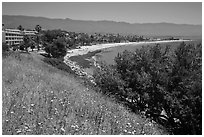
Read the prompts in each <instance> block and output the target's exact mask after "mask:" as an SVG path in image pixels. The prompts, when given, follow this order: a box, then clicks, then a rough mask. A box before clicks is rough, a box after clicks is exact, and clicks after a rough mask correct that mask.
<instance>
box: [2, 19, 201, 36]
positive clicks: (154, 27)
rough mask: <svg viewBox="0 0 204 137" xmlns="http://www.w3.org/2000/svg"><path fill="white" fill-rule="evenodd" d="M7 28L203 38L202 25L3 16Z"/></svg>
mask: <svg viewBox="0 0 204 137" xmlns="http://www.w3.org/2000/svg"><path fill="white" fill-rule="evenodd" d="M2 22H3V23H4V25H5V27H6V28H17V27H18V26H19V25H22V26H23V28H25V29H34V28H35V26H36V25H40V26H42V28H43V29H50V30H51V29H62V30H66V31H72V32H84V33H95V32H96V33H119V34H136V35H144V36H202V25H190V24H173V23H133V24H131V23H127V22H115V21H106V20H103V21H88V20H87V21H84V20H72V19H69V18H66V19H51V18H45V17H34V16H22V15H2Z"/></svg>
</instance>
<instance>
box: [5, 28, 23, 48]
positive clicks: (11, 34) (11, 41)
mask: <svg viewBox="0 0 204 137" xmlns="http://www.w3.org/2000/svg"><path fill="white" fill-rule="evenodd" d="M2 42H5V43H6V44H8V45H18V44H20V43H22V42H23V34H22V32H21V31H20V30H18V29H5V30H2Z"/></svg>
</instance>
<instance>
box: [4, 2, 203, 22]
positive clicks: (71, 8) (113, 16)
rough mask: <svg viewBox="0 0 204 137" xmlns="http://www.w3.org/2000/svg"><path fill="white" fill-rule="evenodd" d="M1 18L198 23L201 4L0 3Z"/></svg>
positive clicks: (200, 15)
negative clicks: (34, 17)
mask: <svg viewBox="0 0 204 137" xmlns="http://www.w3.org/2000/svg"><path fill="white" fill-rule="evenodd" d="M2 14H3V15H27V16H40V17H48V18H62V19H64V18H70V19H77V20H110V21H117V22H128V23H160V22H167V23H176V24H195V25H197V24H199V25H200V24H202V3H201V2H195V3H193V2H173V3H170V2H164V3H162V2H153V3H151V2H144V3H143V2H132V3H131V2H112V3H110V2H102V3H100V2H95V3H94V2H92V3H90V2H77V3H73V2H72V3H71V2H32V3H31V2H16V3H15V2H3V3H2Z"/></svg>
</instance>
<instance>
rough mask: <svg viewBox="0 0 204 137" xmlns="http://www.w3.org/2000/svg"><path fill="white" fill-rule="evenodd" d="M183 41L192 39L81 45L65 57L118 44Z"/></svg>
mask: <svg viewBox="0 0 204 137" xmlns="http://www.w3.org/2000/svg"><path fill="white" fill-rule="evenodd" d="M182 41H191V40H164V41H142V42H128V43H108V44H97V45H92V46H81V47H80V48H79V49H72V50H69V51H67V55H66V56H65V58H69V57H71V56H78V55H84V54H87V53H88V52H92V51H96V50H101V49H106V48H111V47H117V46H123V45H125V46H128V45H133V44H134V45H135V46H136V45H138V44H152V43H155V44H156V43H170V42H182Z"/></svg>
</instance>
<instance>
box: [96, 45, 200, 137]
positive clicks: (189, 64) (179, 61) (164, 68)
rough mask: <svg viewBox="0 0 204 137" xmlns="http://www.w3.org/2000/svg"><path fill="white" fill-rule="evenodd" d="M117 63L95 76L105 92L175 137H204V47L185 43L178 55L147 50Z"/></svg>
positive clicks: (119, 58) (126, 54) (156, 48)
mask: <svg viewBox="0 0 204 137" xmlns="http://www.w3.org/2000/svg"><path fill="white" fill-rule="evenodd" d="M115 62H116V64H115V65H113V66H110V67H111V69H108V67H107V66H105V67H103V66H102V67H101V68H99V69H98V70H97V71H96V73H95V74H94V77H95V82H96V83H97V85H98V86H99V87H101V88H102V90H104V91H105V92H106V93H109V94H114V95H117V96H119V97H120V98H126V99H127V101H126V102H127V103H126V104H128V106H129V107H130V108H131V109H132V110H138V111H144V112H146V115H147V116H150V117H152V118H153V119H154V120H155V121H157V122H159V123H160V124H163V125H164V126H165V127H166V128H167V129H168V130H169V131H170V132H173V134H202V46H201V44H198V45H197V46H194V45H191V44H189V45H186V44H185V43H181V45H180V46H178V48H177V49H176V50H175V51H174V52H172V51H171V50H170V49H169V47H166V48H162V47H161V46H159V45H156V46H154V47H146V48H144V47H143V48H141V49H137V50H136V51H135V52H129V51H124V52H123V53H121V54H118V56H117V57H116V58H115ZM113 72H114V73H113ZM119 81H123V82H122V83H124V84H121V83H119ZM121 89H122V90H121ZM163 112H165V113H166V114H165V115H163V114H164V113H163ZM162 118H163V119H165V120H162Z"/></svg>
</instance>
